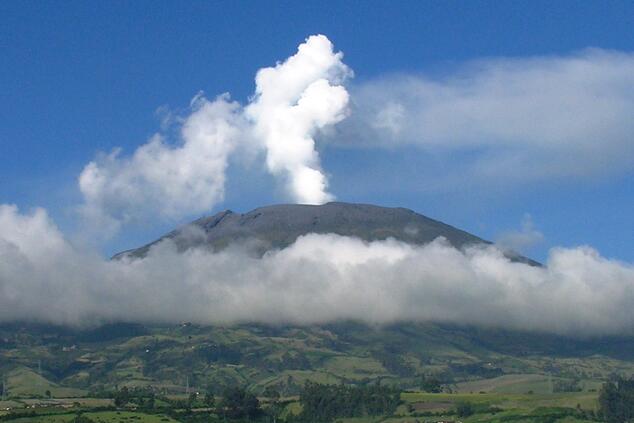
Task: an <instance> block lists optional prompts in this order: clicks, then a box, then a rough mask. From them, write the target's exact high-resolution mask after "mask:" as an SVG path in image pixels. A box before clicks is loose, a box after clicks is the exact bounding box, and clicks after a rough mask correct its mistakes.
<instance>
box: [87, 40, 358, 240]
mask: <svg viewBox="0 0 634 423" xmlns="http://www.w3.org/2000/svg"><path fill="white" fill-rule="evenodd" d="M342 57H343V55H342V53H340V52H339V53H335V52H334V51H333V45H332V43H331V42H330V40H328V38H326V37H325V36H323V35H315V36H311V37H309V38H308V39H307V40H306V42H305V43H303V44H301V45H300V46H299V48H298V51H297V53H296V54H295V55H294V56H291V57H289V58H288V59H287V60H286V61H284V62H283V63H278V64H277V65H276V66H275V67H270V68H264V69H261V70H260V71H258V72H257V76H256V92H255V95H254V97H253V99H252V100H251V101H250V103H249V104H248V105H247V106H246V107H243V106H242V105H240V104H238V103H237V102H233V101H230V99H229V96H228V95H221V96H219V97H218V98H216V99H215V100H214V101H209V100H207V99H205V98H204V97H202V96H196V97H195V98H194V100H193V101H192V111H191V114H189V115H188V116H186V117H185V118H184V121H183V124H182V128H181V133H180V137H179V139H178V140H177V142H175V143H170V140H169V139H166V138H165V137H164V136H162V135H161V134H156V135H154V136H153V137H152V138H151V139H150V140H149V141H148V142H147V143H146V144H144V145H142V146H140V147H138V148H137V149H136V151H134V152H133V154H132V155H131V156H125V155H123V154H122V152H121V150H119V149H116V150H114V151H113V152H112V153H110V154H102V155H101V156H99V157H98V158H97V159H96V160H94V161H91V162H90V163H89V164H88V165H87V166H86V167H85V168H84V170H83V171H82V173H81V175H80V176H79V188H80V190H81V193H82V195H83V197H84V204H83V205H82V206H81V212H82V214H83V216H84V217H86V218H88V220H89V221H91V222H96V223H97V226H98V227H99V228H100V230H102V231H105V232H108V233H115V232H116V231H117V230H118V229H119V227H120V226H121V225H123V224H126V223H132V222H135V221H138V220H140V219H143V218H146V217H148V216H152V217H160V218H164V219H168V220H170V219H171V220H176V219H179V218H182V217H185V216H191V215H195V214H200V213H202V212H208V211H210V210H211V209H212V207H214V206H215V205H217V204H218V203H219V202H221V201H222V200H223V198H224V190H225V182H226V171H227V167H228V163H229V159H230V155H231V154H232V153H234V152H235V151H239V152H241V153H242V156H249V157H250V158H251V160H247V161H246V162H253V160H252V159H253V157H255V156H257V155H258V154H261V152H264V154H266V164H267V169H268V170H269V171H270V172H271V173H272V174H274V175H276V176H279V177H281V178H282V179H283V181H284V183H285V185H286V186H287V188H288V194H289V196H290V197H291V199H292V200H293V201H295V202H299V203H309V204H320V203H324V202H327V201H329V200H331V199H333V198H334V197H333V196H332V195H331V194H330V193H328V191H327V187H328V181H327V178H326V175H325V174H324V172H323V171H322V170H321V167H320V160H319V155H318V153H317V150H316V148H315V141H314V139H313V137H314V135H315V133H317V132H318V131H320V130H322V129H324V128H326V127H328V126H330V125H333V124H335V123H337V122H339V121H341V120H342V119H343V118H344V117H345V116H346V106H347V103H348V93H347V91H346V90H345V88H344V87H343V86H341V85H339V84H341V83H342V82H343V81H344V80H345V79H346V78H347V77H349V76H350V75H352V72H351V71H350V70H349V69H348V68H347V67H346V65H344V64H343V62H342ZM166 119H168V120H170V121H173V120H174V116H173V115H171V114H168V115H167V116H166ZM243 162H245V161H244V160H243Z"/></svg>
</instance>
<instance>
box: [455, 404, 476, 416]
mask: <svg viewBox="0 0 634 423" xmlns="http://www.w3.org/2000/svg"><path fill="white" fill-rule="evenodd" d="M473 412H474V410H473V405H471V403H470V402H467V401H461V402H459V403H458V404H456V414H457V415H458V417H469V416H470V415H472V414H473Z"/></svg>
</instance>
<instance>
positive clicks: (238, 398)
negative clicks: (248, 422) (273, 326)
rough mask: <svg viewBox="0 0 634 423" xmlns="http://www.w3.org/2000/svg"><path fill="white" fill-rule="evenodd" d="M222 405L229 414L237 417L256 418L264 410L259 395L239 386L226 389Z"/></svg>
mask: <svg viewBox="0 0 634 423" xmlns="http://www.w3.org/2000/svg"><path fill="white" fill-rule="evenodd" d="M222 407H223V409H224V410H225V412H226V414H227V416H229V417H231V418H235V419H241V418H245V417H246V418H248V419H251V418H255V417H257V416H258V415H259V414H260V413H261V412H262V410H261V409H260V401H258V399H257V397H256V396H255V395H253V394H252V393H250V392H247V391H246V390H245V389H243V388H239V387H232V388H227V389H225V392H224V394H223V398H222Z"/></svg>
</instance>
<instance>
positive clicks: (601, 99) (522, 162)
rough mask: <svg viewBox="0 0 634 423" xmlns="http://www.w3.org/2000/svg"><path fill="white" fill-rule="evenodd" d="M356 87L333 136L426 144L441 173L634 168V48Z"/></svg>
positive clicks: (466, 175) (487, 64)
mask: <svg viewBox="0 0 634 423" xmlns="http://www.w3.org/2000/svg"><path fill="white" fill-rule="evenodd" d="M351 92H352V94H351V95H352V104H353V105H354V107H353V111H352V114H351V117H350V118H349V119H347V120H346V122H344V123H342V124H341V126H340V129H341V131H340V132H339V133H337V134H335V135H334V136H333V137H331V141H334V142H336V143H350V142H353V143H356V144H357V145H363V146H374V147H377V146H378V147H388V148H398V147H402V146H407V145H413V146H417V147H419V148H420V149H421V150H422V152H423V153H424V154H431V155H433V157H434V158H435V159H436V160H437V159H438V157H443V159H442V160H443V164H444V172H443V175H439V177H445V176H446V175H449V174H456V173H459V174H460V175H461V180H462V181H464V180H468V179H470V178H473V177H477V178H482V179H485V180H487V181H495V182H496V183H500V181H503V180H507V181H508V182H511V183H515V182H518V181H529V180H540V181H541V180H548V179H553V178H570V177H575V178H576V177H596V176H604V175H608V174H611V173H622V172H626V171H629V170H631V169H634V137H633V135H632V134H634V120H633V119H632V118H631V117H632V116H633V115H634V54H630V53H619V52H611V51H604V50H598V49H590V50H586V51H583V52H581V53H578V54H574V55H569V56H553V57H534V58H517V59H512V58H500V59H492V60H484V61H479V62H475V63H468V64H465V65H463V66H462V67H460V68H459V69H458V70H456V71H454V72H449V73H448V74H447V75H446V76H444V77H442V78H439V77H432V76H425V75H393V76H389V77H382V78H378V79H375V80H371V81H367V82H364V83H362V84H359V85H357V86H353V87H351ZM424 154H422V155H421V157H425V155H424ZM457 154H458V155H459V157H460V160H457V158H456V155H457Z"/></svg>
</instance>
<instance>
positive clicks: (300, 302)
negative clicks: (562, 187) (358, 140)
mask: <svg viewBox="0 0 634 423" xmlns="http://www.w3.org/2000/svg"><path fill="white" fill-rule="evenodd" d="M632 304H634V267H632V266H631V265H629V264H625V263H620V262H617V261H613V260H608V259H606V258H603V257H601V256H600V255H599V254H598V253H597V252H596V251H595V250H593V249H591V248H589V247H579V248H573V249H554V250H552V251H551V253H550V257H549V259H548V263H547V266H545V267H531V266H528V265H524V264H521V263H514V262H510V261H509V260H507V259H506V258H505V257H504V256H503V254H502V253H501V252H500V251H499V250H498V249H496V248H495V247H492V246H488V247H478V248H476V247H474V248H470V249H467V250H465V251H459V250H457V249H455V248H453V247H451V246H450V245H449V244H447V243H446V242H444V241H443V240H442V239H438V240H436V241H434V242H432V243H430V244H428V245H425V246H412V245H408V244H404V243H401V242H398V241H395V240H386V241H376V242H370V243H367V242H364V241H361V240H359V239H355V238H348V237H342V236H338V235H332V234H330V235H316V234H309V235H306V236H303V237H300V238H299V239H298V240H297V241H296V242H295V243H294V244H292V245H291V246H289V247H288V248H285V249H282V250H276V251H271V252H269V253H267V254H265V255H264V256H263V257H261V258H260V257H259V256H258V255H255V254H252V252H251V251H249V249H248V247H246V246H233V247H230V248H228V249H226V250H224V251H222V252H218V253H212V252H210V251H207V250H202V249H197V250H189V251H187V252H184V253H178V252H177V251H176V248H175V246H174V245H173V244H172V243H171V242H170V241H165V242H162V243H160V244H158V245H157V246H156V247H155V248H153V249H152V250H151V251H150V253H149V255H148V256H147V257H146V258H144V259H137V260H131V261H130V260H115V261H109V260H103V259H102V258H100V257H99V256H98V255H94V254H91V253H87V252H84V251H82V250H81V249H77V248H75V247H73V246H72V245H71V244H69V243H68V242H67V241H66V240H65V239H64V237H63V235H62V234H61V233H60V231H59V230H58V229H57V228H56V227H55V225H54V224H53V223H52V222H51V221H50V219H49V218H48V217H47V215H46V213H45V212H44V211H43V210H36V211H34V212H33V213H29V214H21V213H20V212H19V211H18V209H17V208H16V207H15V206H7V205H3V206H0V322H7V321H15V320H29V321H33V320H35V321H42V322H52V323H58V324H71V325H90V324H97V323H101V322H107V321H122V320H124V321H139V322H175V321H183V320H187V321H193V322H198V323H203V324H230V323H239V322H253V321H257V322H263V323H272V324H276V323H289V324H313V323H323V322H331V321H335V320H339V319H355V320H359V321H363V322H369V323H378V324H382V323H391V322H398V321H433V322H453V323H460V324H470V325H482V326H491V327H502V328H510V329H526V330H537V331H545V332H553V333H561V334H569V335H605V334H631V333H632V332H633V329H634V314H632V313H631V305H632Z"/></svg>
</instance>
